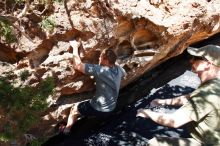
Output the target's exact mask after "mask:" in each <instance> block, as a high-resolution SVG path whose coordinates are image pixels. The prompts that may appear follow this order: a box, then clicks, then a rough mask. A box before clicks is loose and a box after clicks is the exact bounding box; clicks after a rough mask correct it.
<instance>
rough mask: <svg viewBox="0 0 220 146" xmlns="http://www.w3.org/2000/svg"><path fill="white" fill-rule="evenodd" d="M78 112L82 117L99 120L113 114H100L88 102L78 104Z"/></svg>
mask: <svg viewBox="0 0 220 146" xmlns="http://www.w3.org/2000/svg"><path fill="white" fill-rule="evenodd" d="M77 109H78V111H79V112H80V114H81V116H82V117H100V118H105V117H108V116H110V115H112V114H113V112H100V111H97V110H96V109H94V108H93V107H92V106H91V104H90V101H89V100H87V101H83V102H81V103H79V105H78V107H77Z"/></svg>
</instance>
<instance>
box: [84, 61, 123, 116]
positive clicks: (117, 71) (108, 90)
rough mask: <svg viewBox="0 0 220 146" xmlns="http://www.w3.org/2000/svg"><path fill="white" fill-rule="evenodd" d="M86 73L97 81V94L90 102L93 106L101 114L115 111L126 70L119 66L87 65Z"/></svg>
mask: <svg viewBox="0 0 220 146" xmlns="http://www.w3.org/2000/svg"><path fill="white" fill-rule="evenodd" d="M85 73H86V74H89V75H92V76H94V78H95V81H96V92H95V95H94V97H93V98H92V99H91V100H90V103H91V106H92V107H93V108H94V109H96V110H98V111H101V112H110V111H113V110H114V108H115V106H116V103H117V98H118V93H119V89H120V83H121V79H122V77H123V76H125V75H126V73H125V71H124V69H123V68H121V67H120V66H118V65H114V66H113V67H108V66H101V65H97V64H87V63H86V64H85Z"/></svg>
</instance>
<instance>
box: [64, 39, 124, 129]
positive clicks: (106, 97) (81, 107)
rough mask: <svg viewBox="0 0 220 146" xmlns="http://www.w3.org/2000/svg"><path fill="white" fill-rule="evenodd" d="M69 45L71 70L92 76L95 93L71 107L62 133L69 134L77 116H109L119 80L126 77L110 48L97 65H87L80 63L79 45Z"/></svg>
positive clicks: (73, 43) (103, 52)
mask: <svg viewBox="0 0 220 146" xmlns="http://www.w3.org/2000/svg"><path fill="white" fill-rule="evenodd" d="M70 45H71V46H72V47H73V68H74V69H75V70H78V71H80V72H82V73H84V74H86V75H91V76H94V79H95V82H96V91H95V95H94V96H93V97H92V98H91V99H90V100H86V101H82V102H79V103H75V104H74V105H73V107H72V108H71V110H70V114H69V117H68V120H67V125H66V126H65V127H64V129H63V133H69V132H70V129H71V127H72V125H73V124H74V123H75V122H76V120H77V119H78V117H79V116H86V117H88V116H96V117H107V116H110V115H111V114H112V112H113V111H114V109H115V107H116V104H117V98H118V94H119V89H120V83H121V79H122V77H124V76H125V75H126V73H125V71H124V69H123V68H122V67H120V66H119V65H116V64H115V63H116V55H115V53H114V51H113V48H112V47H110V48H107V49H104V50H103V51H102V53H101V54H100V57H99V64H89V63H83V62H81V59H80V57H79V54H78V53H79V52H78V48H79V45H80V44H79V43H78V42H77V41H75V40H74V41H70Z"/></svg>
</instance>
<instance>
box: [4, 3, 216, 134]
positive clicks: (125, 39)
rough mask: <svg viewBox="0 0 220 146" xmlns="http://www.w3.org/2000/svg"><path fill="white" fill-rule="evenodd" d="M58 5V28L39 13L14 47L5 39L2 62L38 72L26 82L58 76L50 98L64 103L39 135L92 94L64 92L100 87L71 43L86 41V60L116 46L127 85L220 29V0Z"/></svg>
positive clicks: (82, 50) (25, 19)
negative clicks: (77, 62) (79, 63)
mask: <svg viewBox="0 0 220 146" xmlns="http://www.w3.org/2000/svg"><path fill="white" fill-rule="evenodd" d="M53 5H54V13H52V14H51V15H50V16H49V18H51V19H53V20H54V21H55V24H56V25H55V29H54V31H53V32H47V33H45V31H44V30H43V29H41V28H40V26H39V22H40V21H41V19H40V17H39V16H38V14H37V13H34V11H33V12H32V13H28V14H27V15H26V16H25V17H23V18H22V19H21V23H22V25H23V26H24V28H25V31H26V33H27V34H28V35H29V37H26V36H23V35H22V36H21V37H20V38H19V43H17V44H15V45H14V46H13V47H10V46H9V45H5V44H4V43H0V61H1V62H7V63H10V64H12V66H10V68H12V70H14V71H15V73H16V74H19V73H20V72H21V71H24V70H29V71H30V72H31V73H32V75H31V76H30V77H29V78H28V79H27V80H26V81H25V82H21V81H20V84H23V85H30V86H35V85H36V84H37V83H39V81H41V80H42V79H44V78H46V77H47V76H53V77H54V78H55V79H56V89H55V90H56V91H55V92H56V93H55V94H54V95H53V96H52V97H50V98H48V102H49V105H61V106H56V107H55V108H54V107H53V108H52V107H50V108H49V109H48V112H47V113H46V114H45V116H44V117H43V119H42V122H43V123H44V125H45V126H42V127H41V128H36V129H37V130H35V134H36V135H39V133H42V131H44V133H45V135H48V134H49V133H50V132H51V131H50V130H48V129H50V127H52V125H53V124H54V123H56V122H57V121H59V120H61V119H64V118H66V114H67V113H68V111H66V110H65V109H67V108H68V107H70V106H71V105H72V103H74V102H76V101H79V100H82V99H85V98H90V96H91V95H80V98H77V97H78V96H77V97H75V98H74V97H73V98H71V99H69V98H68V99H65V98H64V99H62V97H64V95H72V94H76V93H82V92H84V91H91V90H93V89H94V82H93V80H92V79H91V78H90V77H88V76H85V75H83V74H81V73H79V72H77V71H75V70H73V69H72V66H71V64H70V62H69V61H70V60H71V58H72V55H71V54H72V51H73V48H71V47H70V45H69V43H68V41H70V40H73V39H75V40H81V43H82V44H81V46H80V56H81V59H82V60H83V62H89V63H97V62H98V57H99V54H100V52H101V50H103V49H104V48H106V47H109V46H113V47H114V51H115V52H116V54H117V55H118V60H117V62H118V63H119V65H121V66H122V67H124V69H125V70H126V71H127V74H128V75H127V77H126V79H124V80H123V82H122V87H124V86H126V85H128V84H129V83H132V82H133V81H135V80H137V79H138V78H139V77H140V76H141V75H143V74H144V73H146V72H147V71H149V70H150V69H152V68H154V67H155V66H157V65H159V64H160V63H162V62H164V61H165V60H168V59H169V58H172V57H174V56H177V55H179V54H181V53H182V52H183V51H184V49H185V48H186V47H187V46H189V45H191V44H193V43H195V42H198V41H201V40H204V39H206V38H208V37H210V36H212V35H214V34H216V33H218V32H220V11H219V9H220V1H219V0H203V1H201V0H184V1H179V0H172V1H171V0H129V1H127V0H105V1H99V0H77V1H68V2H67V3H64V4H63V3H54V4H53ZM0 65H1V68H2V67H5V65H4V66H2V64H0ZM0 73H2V71H0ZM40 131H41V132H40ZM45 131H46V132H45ZM48 131H49V132H48ZM41 135H42V134H41Z"/></svg>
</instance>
